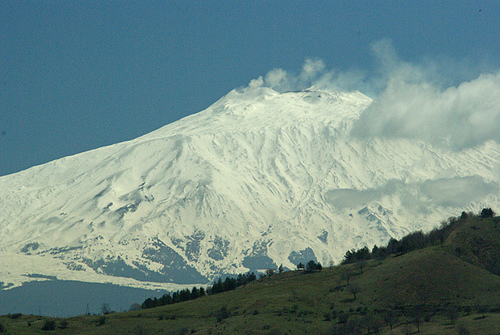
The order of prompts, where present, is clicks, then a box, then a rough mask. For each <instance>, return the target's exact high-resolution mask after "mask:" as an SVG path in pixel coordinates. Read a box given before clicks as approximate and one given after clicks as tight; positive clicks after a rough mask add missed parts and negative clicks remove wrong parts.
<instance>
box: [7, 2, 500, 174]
mask: <svg viewBox="0 0 500 335" xmlns="http://www.w3.org/2000/svg"><path fill="white" fill-rule="evenodd" d="M499 17H500V2H499V1H481V0H470V1H451V0H450V1H401V0H398V1H374V0H371V1H356V0H350V1H72V0H64V1H11V0H3V1H1V2H0V176H1V175H6V174H10V173H14V172H17V171H21V170H23V169H26V168H29V167H31V166H34V165H38V164H42V163H45V162H48V161H51V160H54V159H57V158H61V157H64V156H67V155H72V154H76V153H79V152H83V151H86V150H90V149H94V148H98V147H101V146H104V145H109V144H113V143H117V142H121V141H125V140H129V139H133V138H135V137H138V136H140V135H143V134H146V133H148V132H150V131H153V130H155V129H157V128H160V127H161V126H163V125H165V124H167V123H170V122H173V121H175V120H178V119H179V118H182V117H184V116H186V115H189V114H192V113H196V112H199V111H201V110H203V109H205V108H206V107H208V106H209V105H211V104H212V103H213V102H215V101H216V100H218V99H219V98H220V97H222V96H223V95H225V94H226V93H227V92H229V91H230V90H231V89H233V88H237V87H242V86H245V85H247V84H248V83H249V82H250V81H251V80H252V79H255V78H258V77H259V76H265V75H266V74H267V73H268V72H269V71H271V70H273V69H275V68H282V69H284V70H286V71H287V72H289V73H299V72H300V71H301V68H302V66H303V64H304V62H305V61H306V59H312V60H321V62H322V64H324V66H325V67H326V68H328V69H329V71H334V69H335V71H337V73H339V72H340V73H356V72H357V71H361V72H362V73H363V76H362V77H363V78H362V79H361V80H360V88H359V89H360V90H361V91H363V88H364V87H365V86H363V85H362V83H363V82H365V83H366V82H367V81H368V82H369V81H370V80H371V79H370V78H374V77H377V76H378V77H380V76H381V75H382V76H383V74H381V72H383V71H384V70H386V68H384V66H381V63H383V59H384V56H380V54H379V55H378V57H377V56H374V53H376V52H374V47H373V46H374V45H378V44H377V43H378V42H377V41H381V40H385V41H390V43H389V44H390V45H391V48H393V49H391V50H394V52H396V53H397V56H396V57H397V58H398V59H400V60H404V62H407V63H408V64H413V65H415V64H417V65H418V66H420V68H422V67H425V68H426V73H429V72H430V71H431V70H432V69H434V70H435V71H437V72H442V73H443V76H441V78H447V79H448V80H449V83H448V85H458V84H459V83H460V81H461V80H473V79H474V78H476V77H477V76H478V75H479V74H480V73H492V72H496V71H498V69H499V68H500V57H499V55H500V21H499V20H498V18H499ZM379 44H380V43H379ZM429 64H438V65H439V66H438V67H439V69H436V67H435V66H434V67H433V66H432V65H429ZM382 65H383V64H382ZM358 79H359V78H358ZM495 80H496V79H495ZM367 93H370V92H367ZM372 93H373V92H372ZM382 100H383V99H382ZM386 100H387V101H391V99H390V98H387V97H386ZM381 129H382V128H381ZM384 129H385V128H384Z"/></svg>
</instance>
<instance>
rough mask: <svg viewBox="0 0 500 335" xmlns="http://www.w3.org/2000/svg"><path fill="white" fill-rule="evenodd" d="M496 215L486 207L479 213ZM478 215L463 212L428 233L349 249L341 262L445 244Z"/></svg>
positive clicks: (374, 257)
mask: <svg viewBox="0 0 500 335" xmlns="http://www.w3.org/2000/svg"><path fill="white" fill-rule="evenodd" d="M494 215H495V212H494V211H493V210H492V209H491V208H484V209H483V210H482V211H481V212H480V213H479V216H480V217H482V218H490V217H493V216H494ZM476 216H477V215H476V214H473V213H471V212H469V213H466V212H462V215H461V216H459V217H451V218H449V219H448V221H445V222H443V223H442V224H441V227H439V228H434V229H433V230H431V231H430V232H428V233H423V232H422V231H417V232H414V233H410V234H408V235H406V236H404V237H403V238H401V239H400V240H397V239H395V238H391V239H390V240H389V242H388V243H387V245H386V246H384V247H378V246H377V245H375V246H374V247H373V248H372V250H371V251H370V249H368V247H364V248H361V249H358V250H355V249H352V250H349V251H347V252H346V254H345V255H344V259H343V260H342V262H341V264H351V263H356V262H360V261H366V260H369V259H380V258H385V257H387V256H389V255H393V254H396V255H401V254H405V253H408V252H411V251H414V250H418V249H423V248H426V247H428V246H433V245H439V244H443V243H444V241H445V240H446V239H447V238H448V236H449V235H450V233H451V232H452V231H453V230H454V229H455V227H457V226H459V225H461V224H463V223H464V222H465V221H466V220H467V219H468V218H471V217H476Z"/></svg>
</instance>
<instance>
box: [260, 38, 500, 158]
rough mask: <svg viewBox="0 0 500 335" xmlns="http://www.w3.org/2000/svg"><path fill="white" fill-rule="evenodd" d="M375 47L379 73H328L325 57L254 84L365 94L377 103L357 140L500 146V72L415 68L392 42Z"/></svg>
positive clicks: (455, 66) (441, 64)
mask: <svg viewBox="0 0 500 335" xmlns="http://www.w3.org/2000/svg"><path fill="white" fill-rule="evenodd" d="M371 49H372V52H373V54H374V56H375V58H376V63H377V69H376V71H370V72H369V71H367V70H350V71H340V70H336V69H328V68H327V67H326V66H325V64H324V62H323V61H322V60H321V59H307V60H306V61H305V63H304V65H303V67H302V70H301V71H300V72H299V73H291V72H288V71H286V70H283V69H274V70H272V71H270V72H269V73H268V74H267V75H266V76H264V77H263V78H262V77H261V78H259V79H257V80H254V81H253V82H252V85H254V86H265V87H270V88H273V89H274V90H276V91H278V92H286V91H297V90H303V89H307V88H310V87H311V86H314V87H316V88H318V89H322V90H328V91H339V90H340V91H353V90H358V91H360V92H362V93H365V94H366V95H368V96H370V97H372V98H373V103H372V104H371V105H370V106H369V107H368V108H367V109H366V110H365V112H364V113H363V114H362V116H361V118H360V119H359V120H358V121H357V123H356V124H355V126H354V128H353V135H354V136H358V137H373V136H376V137H392V138H412V139H421V140H425V141H428V142H431V143H433V144H436V145H441V146H446V147H449V148H451V149H453V150H462V149H466V148H471V147H475V146H479V145H482V144H483V143H484V142H487V141H490V140H493V141H496V142H499V143H500V72H499V71H498V70H497V71H490V72H483V73H481V72H480V71H479V70H476V69H475V68H474V66H469V67H467V66H466V65H467V62H465V61H463V62H457V61H451V60H443V59H435V60H429V59H427V60H425V61H422V62H421V63H419V64H413V63H410V62H406V61H403V60H401V59H400V58H399V57H398V54H397V52H396V50H395V49H394V47H393V45H392V43H391V41H389V40H381V41H377V42H375V43H373V44H372V45H371ZM464 64H465V65H464ZM469 65H470V64H469Z"/></svg>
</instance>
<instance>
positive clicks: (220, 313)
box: [216, 306, 229, 323]
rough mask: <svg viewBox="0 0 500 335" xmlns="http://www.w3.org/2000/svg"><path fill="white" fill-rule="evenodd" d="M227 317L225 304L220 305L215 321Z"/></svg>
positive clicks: (227, 312)
mask: <svg viewBox="0 0 500 335" xmlns="http://www.w3.org/2000/svg"><path fill="white" fill-rule="evenodd" d="M228 317H229V311H228V310H227V307H226V306H223V307H221V309H220V310H219V311H218V312H217V315H216V318H217V322H219V323H220V322H222V320H224V319H227V318H228Z"/></svg>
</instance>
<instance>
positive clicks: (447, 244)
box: [0, 215, 500, 334]
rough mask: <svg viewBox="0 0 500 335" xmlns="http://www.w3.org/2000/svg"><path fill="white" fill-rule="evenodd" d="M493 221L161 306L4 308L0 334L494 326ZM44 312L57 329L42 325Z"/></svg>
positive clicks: (499, 312)
mask: <svg viewBox="0 0 500 335" xmlns="http://www.w3.org/2000/svg"><path fill="white" fill-rule="evenodd" d="M499 223H500V217H495V218H493V217H481V216H474V215H463V216H462V217H460V218H454V219H451V220H449V221H448V222H447V223H446V224H445V225H443V227H442V229H441V230H439V231H435V232H434V233H436V236H442V237H443V240H442V241H441V242H440V243H427V242H424V245H422V246H421V248H417V249H416V250H414V251H411V252H406V253H405V252H395V253H392V254H389V255H386V256H385V257H383V258H371V259H369V260H366V261H360V262H354V263H352V264H345V265H339V266H335V267H330V268H323V270H322V271H315V272H312V273H305V271H290V272H284V273H280V274H274V275H271V276H267V277H265V278H262V279H259V280H257V281H253V282H251V283H249V284H247V285H245V286H241V287H238V288H236V289H235V290H232V291H229V292H224V293H219V294H214V295H208V296H204V297H201V298H198V299H195V300H191V301H186V302H181V303H176V304H171V305H167V306H162V307H157V308H151V309H143V310H139V311H134V312H126V313H113V314H108V315H105V316H104V315H94V316H80V317H73V318H68V319H51V318H45V317H38V316H25V315H21V316H19V315H11V316H3V317H0V323H1V325H2V326H0V327H1V328H0V334H1V333H2V332H3V333H8V334H191V333H193V334H369V333H372V334H375V333H379V334H416V333H420V334H499V333H500V275H499V273H500V271H499V264H500V227H499ZM442 232H445V233H446V234H441V233H442ZM439 234H441V235H439ZM426 236H429V234H428V235H426ZM139 303H141V302H139ZM50 321H54V322H55V324H54V325H55V328H56V329H55V330H47V331H44V330H41V329H42V327H43V326H44V325H48V326H50V325H51V324H50ZM64 326H65V327H64ZM62 327H64V329H61V328H62ZM391 327H392V330H391Z"/></svg>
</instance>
